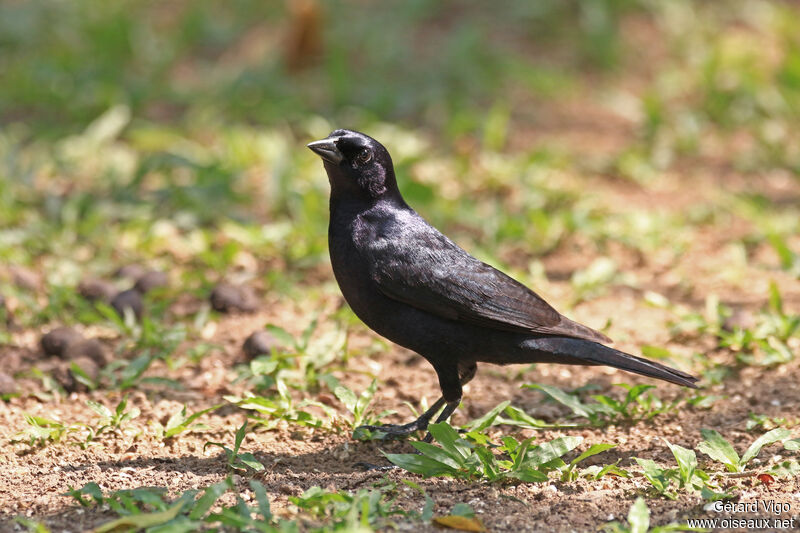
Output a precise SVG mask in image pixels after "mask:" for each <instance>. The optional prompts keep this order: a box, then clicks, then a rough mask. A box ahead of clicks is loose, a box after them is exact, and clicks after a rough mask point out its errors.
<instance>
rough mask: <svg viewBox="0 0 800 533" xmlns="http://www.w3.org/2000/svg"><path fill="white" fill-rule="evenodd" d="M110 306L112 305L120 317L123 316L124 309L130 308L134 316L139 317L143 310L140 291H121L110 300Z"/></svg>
mask: <svg viewBox="0 0 800 533" xmlns="http://www.w3.org/2000/svg"><path fill="white" fill-rule="evenodd" d="M111 307H113V308H114V310H115V311H116V312H117V314H119V316H121V317H124V316H125V309H130V310H131V311H133V315H134V316H135V317H136V318H141V317H142V312H143V311H144V303H143V302H142V293H140V292H139V291H137V290H136V289H128V290H127V291H122V292H120V293H119V294H117V295H116V296H114V298H113V299H112V300H111Z"/></svg>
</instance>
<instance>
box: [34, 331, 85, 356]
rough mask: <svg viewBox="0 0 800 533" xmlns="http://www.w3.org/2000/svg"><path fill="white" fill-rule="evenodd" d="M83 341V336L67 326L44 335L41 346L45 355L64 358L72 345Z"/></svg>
mask: <svg viewBox="0 0 800 533" xmlns="http://www.w3.org/2000/svg"><path fill="white" fill-rule="evenodd" d="M81 340H83V335H81V334H80V333H78V332H77V331H75V330H74V329H72V328H70V327H67V326H60V327H57V328H55V329H51V330H50V331H48V332H47V333H45V334H44V335H42V339H41V341H40V344H41V346H42V350H43V351H44V353H45V355H57V356H59V357H62V356H63V355H64V352H65V351H66V349H67V347H68V346H69V345H70V344H73V343H75V342H78V341H81Z"/></svg>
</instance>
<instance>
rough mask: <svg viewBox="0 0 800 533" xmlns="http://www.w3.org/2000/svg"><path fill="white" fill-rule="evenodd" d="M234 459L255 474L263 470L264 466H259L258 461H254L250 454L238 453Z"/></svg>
mask: <svg viewBox="0 0 800 533" xmlns="http://www.w3.org/2000/svg"><path fill="white" fill-rule="evenodd" d="M236 458H237V459H238V460H239V461H240V462H241V463H244V464H245V465H247V466H249V467H250V468H252V469H253V470H255V471H257V472H260V471H261V470H264V465H263V464H261V463H260V462H259V461H258V459H256V458H255V456H254V455H253V454H252V453H250V452H246V453H240V454H239V455H237V456H236Z"/></svg>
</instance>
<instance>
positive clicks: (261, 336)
mask: <svg viewBox="0 0 800 533" xmlns="http://www.w3.org/2000/svg"><path fill="white" fill-rule="evenodd" d="M279 347H280V344H279V343H278V341H277V339H275V337H273V336H272V335H271V334H270V333H269V332H268V331H263V330H259V331H255V332H253V334H252V335H250V336H249V337H247V339H246V340H245V341H244V345H243V346H242V350H243V351H244V354H245V355H246V356H247V359H248V361H249V360H250V359H254V358H256V357H258V356H259V355H265V354H269V353H270V352H272V350H273V349H275V348H279Z"/></svg>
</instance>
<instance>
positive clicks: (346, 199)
mask: <svg viewBox="0 0 800 533" xmlns="http://www.w3.org/2000/svg"><path fill="white" fill-rule="evenodd" d="M378 206H387V207H392V208H395V209H398V208H399V209H407V208H408V204H406V202H405V200H403V197H402V196H401V195H400V192H399V191H397V190H394V191H387V192H386V193H385V194H382V195H381V196H379V197H377V198H372V197H363V196H353V195H350V194H335V193H333V192H332V193H331V199H330V210H331V218H332V219H333V218H352V217H356V216H358V215H360V214H362V213H365V212H367V211H370V210H372V209H374V208H375V207H378Z"/></svg>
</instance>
